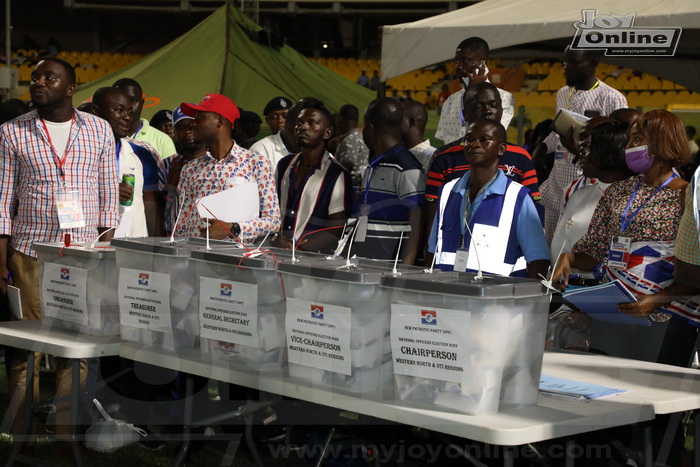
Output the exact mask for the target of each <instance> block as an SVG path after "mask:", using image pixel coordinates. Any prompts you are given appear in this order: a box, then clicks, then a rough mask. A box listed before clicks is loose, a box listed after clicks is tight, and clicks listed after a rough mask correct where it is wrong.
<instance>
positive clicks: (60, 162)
mask: <svg viewBox="0 0 700 467" xmlns="http://www.w3.org/2000/svg"><path fill="white" fill-rule="evenodd" d="M39 118H40V119H41V124H42V125H44V131H46V137H47V138H48V139H49V144H50V145H51V151H52V152H53V157H54V160H55V161H56V165H57V166H58V171H59V172H60V174H61V178H62V179H63V184H64V185H65V183H66V172H65V170H63V166H64V165H65V164H66V158H67V157H68V143H66V147H65V149H64V150H63V159H60V158H59V157H58V151H56V148H55V147H54V145H53V141H52V140H51V133H49V128H48V127H47V126H46V122H45V121H44V119H43V118H41V117H39ZM74 121H75V114H73V115H71V119H70V126H71V128H70V130H68V140H69V142H70V133H71V130H72V129H73V122H74Z"/></svg>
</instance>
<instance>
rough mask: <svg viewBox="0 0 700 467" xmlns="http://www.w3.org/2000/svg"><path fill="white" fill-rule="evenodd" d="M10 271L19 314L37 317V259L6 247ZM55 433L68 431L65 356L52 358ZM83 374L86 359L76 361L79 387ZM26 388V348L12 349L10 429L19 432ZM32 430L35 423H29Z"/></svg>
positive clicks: (38, 357)
mask: <svg viewBox="0 0 700 467" xmlns="http://www.w3.org/2000/svg"><path fill="white" fill-rule="evenodd" d="M8 263H9V265H8V266H9V269H10V271H12V277H13V279H14V285H15V286H16V287H19V289H20V295H21V297H22V313H23V315H24V319H25V320H30V319H41V306H40V303H41V302H40V300H41V298H40V292H39V262H38V261H37V259H36V258H34V257H32V256H28V255H25V254H23V253H20V252H19V251H16V250H10V259H9V261H8ZM41 355H42V354H41V353H39V352H36V353H35V365H34V368H33V371H34V402H38V401H39V367H40V363H41ZM56 367H57V368H56V401H55V405H56V434H57V435H58V436H59V438H64V437H66V435H68V433H69V425H70V394H71V369H70V365H68V359H65V358H57V359H56ZM86 376H87V362H86V361H85V359H82V360H81V361H80V388H81V390H82V389H83V388H84V387H85V379H86ZM26 388H27V351H26V350H20V349H17V350H15V353H14V356H13V359H12V367H11V369H10V394H11V398H10V410H9V411H8V413H13V412H14V413H15V418H14V421H13V422H12V427H11V432H12V433H13V434H21V433H22V432H23V428H24V407H25V405H24V404H25V394H26V392H25V391H26ZM33 426H34V428H33V429H32V430H30V433H31V432H35V431H36V427H37V426H38V425H37V424H36V423H33Z"/></svg>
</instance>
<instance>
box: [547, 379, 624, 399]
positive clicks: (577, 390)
mask: <svg viewBox="0 0 700 467" xmlns="http://www.w3.org/2000/svg"><path fill="white" fill-rule="evenodd" d="M540 392H541V393H543V394H547V395H557V396H567V397H571V398H573V399H580V400H590V399H598V398H599V397H605V396H610V395H612V394H619V393H621V392H627V391H626V390H625V389H617V388H610V387H607V386H601V385H599V384H591V383H585V382H581V381H574V380H570V379H562V378H555V377H553V376H548V375H542V376H541V377H540Z"/></svg>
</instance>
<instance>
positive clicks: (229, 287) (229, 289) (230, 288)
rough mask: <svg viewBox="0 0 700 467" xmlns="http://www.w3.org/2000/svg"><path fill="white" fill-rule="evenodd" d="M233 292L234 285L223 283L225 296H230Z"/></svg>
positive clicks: (222, 292) (222, 293) (222, 289)
mask: <svg viewBox="0 0 700 467" xmlns="http://www.w3.org/2000/svg"><path fill="white" fill-rule="evenodd" d="M232 292H233V285H231V284H227V283H226V282H222V283H221V295H222V296H223V297H230V296H231V293H232Z"/></svg>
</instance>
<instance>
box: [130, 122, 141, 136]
mask: <svg viewBox="0 0 700 467" xmlns="http://www.w3.org/2000/svg"><path fill="white" fill-rule="evenodd" d="M141 128H143V122H141V123H140V124H139V127H138V128H137V129H136V132H135V133H134V136H132V137H131V139H136V135H138V134H139V131H141Z"/></svg>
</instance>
